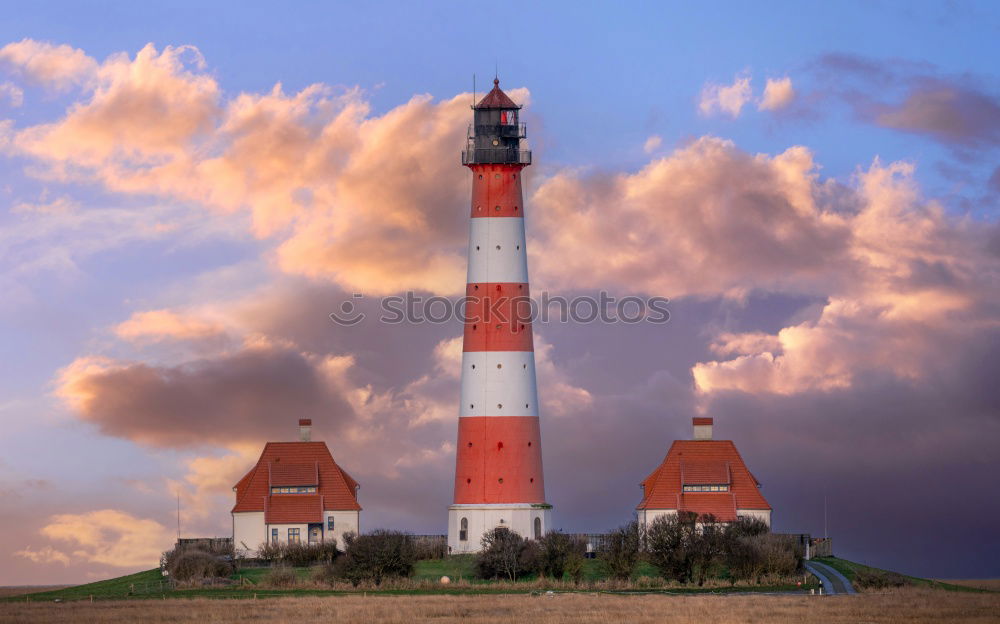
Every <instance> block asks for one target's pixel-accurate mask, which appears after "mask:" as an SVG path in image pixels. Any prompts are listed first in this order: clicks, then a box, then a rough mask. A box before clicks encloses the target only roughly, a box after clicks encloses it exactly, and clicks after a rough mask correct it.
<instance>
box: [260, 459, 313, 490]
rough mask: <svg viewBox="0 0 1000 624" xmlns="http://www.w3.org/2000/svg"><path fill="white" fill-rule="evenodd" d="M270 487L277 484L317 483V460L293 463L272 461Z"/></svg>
mask: <svg viewBox="0 0 1000 624" xmlns="http://www.w3.org/2000/svg"><path fill="white" fill-rule="evenodd" d="M269 465H270V468H271V487H274V486H278V485H319V462H313V463H311V464H293V463H283V462H272V463H271V464H269Z"/></svg>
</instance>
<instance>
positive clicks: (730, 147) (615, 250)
mask: <svg viewBox="0 0 1000 624" xmlns="http://www.w3.org/2000/svg"><path fill="white" fill-rule="evenodd" d="M837 192H839V191H838V189H837V188H836V187H835V185H833V184H832V183H831V182H825V181H821V180H820V179H819V177H818V174H817V172H816V166H815V164H814V162H813V158H812V154H811V153H810V152H809V150H807V149H805V148H803V147H793V148H789V149H788V150H786V151H785V152H783V153H781V154H778V155H776V156H767V155H757V156H753V155H750V154H747V153H746V152H743V151H741V150H739V149H738V148H736V146H735V145H734V144H733V143H732V142H730V141H724V140H721V139H717V138H714V137H703V138H701V139H698V140H696V141H694V142H693V143H691V144H690V145H688V146H686V147H683V148H681V149H678V150H676V151H674V152H673V153H671V154H670V155H668V156H665V157H663V158H658V159H655V160H653V161H652V162H650V163H649V164H648V165H646V166H645V167H644V168H643V169H641V170H640V171H638V172H636V173H633V174H629V173H621V174H617V175H611V176H609V175H607V174H600V173H598V174H591V175H587V176H584V175H582V174H580V173H577V172H573V171H562V172H557V173H556V174H554V175H553V176H551V177H549V178H547V179H546V180H544V181H543V182H542V183H541V185H540V186H539V187H538V190H537V192H536V193H535V194H534V196H533V198H532V202H531V208H532V210H533V211H534V212H533V213H532V219H533V222H532V225H533V231H532V235H533V239H532V240H531V241H530V243H529V252H530V253H531V254H532V256H531V266H532V271H533V278H534V279H535V280H536V282H540V283H542V284H544V285H545V286H546V287H548V288H550V289H574V288H594V289H600V288H608V287H611V286H612V285H613V286H614V287H615V288H616V289H619V290H620V291H622V292H624V291H627V292H629V293H635V292H645V293H650V294H658V295H665V296H669V297H681V296H688V295H699V296H716V295H719V294H722V295H726V296H737V297H738V296H742V295H743V294H745V293H746V292H748V291H751V290H753V289H758V288H759V289H773V290H789V289H790V290H796V291H805V292H819V291H823V290H824V289H825V288H826V287H827V286H828V285H829V284H830V283H835V282H836V281H837V280H838V279H840V278H839V275H841V274H843V273H844V272H845V271H849V270H850V266H851V264H852V259H851V258H850V257H848V255H847V254H846V250H847V240H848V237H849V236H850V232H849V229H848V227H847V223H846V221H845V219H844V217H843V216H842V214H841V213H840V211H839V210H833V209H830V207H829V206H828V203H829V202H830V200H831V199H832V196H833V195H835V194H836V193H837ZM608 206H614V207H615V214H614V218H610V217H609V216H608V212H607V207H608ZM543 249H544V250H545V253H539V251H540V250H543ZM581 250H583V251H584V252H585V253H581ZM821 285H822V286H821Z"/></svg>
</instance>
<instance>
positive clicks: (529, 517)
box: [448, 503, 552, 555]
mask: <svg viewBox="0 0 1000 624" xmlns="http://www.w3.org/2000/svg"><path fill="white" fill-rule="evenodd" d="M463 520H464V521H465V522H464V523H463ZM551 525H552V505H548V504H545V503H504V504H500V505H452V506H451V507H449V508H448V552H449V553H451V554H453V555H454V554H460V553H474V552H479V551H480V550H482V539H483V534H484V533H486V532H487V531H492V530H493V529H495V528H497V527H505V528H507V529H510V530H511V531H514V532H515V533H517V534H518V535H520V536H521V537H526V538H528V539H538V538H540V537H542V536H543V535H545V534H546V533H548V532H549V531H550V530H552V526H551Z"/></svg>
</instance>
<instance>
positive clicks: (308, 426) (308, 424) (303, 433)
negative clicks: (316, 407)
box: [299, 418, 313, 442]
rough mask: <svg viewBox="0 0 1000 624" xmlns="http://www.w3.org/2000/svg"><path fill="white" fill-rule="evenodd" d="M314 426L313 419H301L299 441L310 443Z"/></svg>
mask: <svg viewBox="0 0 1000 624" xmlns="http://www.w3.org/2000/svg"><path fill="white" fill-rule="evenodd" d="M312 424H313V421H312V419H311V418H300V419H299V441H300V442H308V441H309V440H311V439H312Z"/></svg>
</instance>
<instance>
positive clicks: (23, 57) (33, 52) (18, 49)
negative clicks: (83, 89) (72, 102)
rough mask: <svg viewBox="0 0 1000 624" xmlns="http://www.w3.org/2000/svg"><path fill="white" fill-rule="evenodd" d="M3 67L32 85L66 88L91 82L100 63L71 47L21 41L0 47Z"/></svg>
mask: <svg viewBox="0 0 1000 624" xmlns="http://www.w3.org/2000/svg"><path fill="white" fill-rule="evenodd" d="M0 65H6V66H8V67H10V68H11V69H13V70H14V71H15V72H16V73H18V74H19V75H21V76H24V78H25V79H26V80H27V81H28V82H30V83H32V84H40V85H43V86H47V87H52V88H55V89H66V88H69V87H71V86H73V85H80V84H84V83H86V82H88V81H89V80H91V79H92V78H93V76H94V73H95V72H96V71H97V61H95V60H94V59H92V58H90V57H89V56H87V55H86V54H85V53H84V52H83V50H79V49H77V48H73V47H70V46H68V45H65V44H63V45H58V46H57V45H53V44H51V43H46V42H43V41H34V40H32V39H22V40H21V41H19V42H17V43H8V44H7V45H5V46H4V47H3V48H0Z"/></svg>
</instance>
